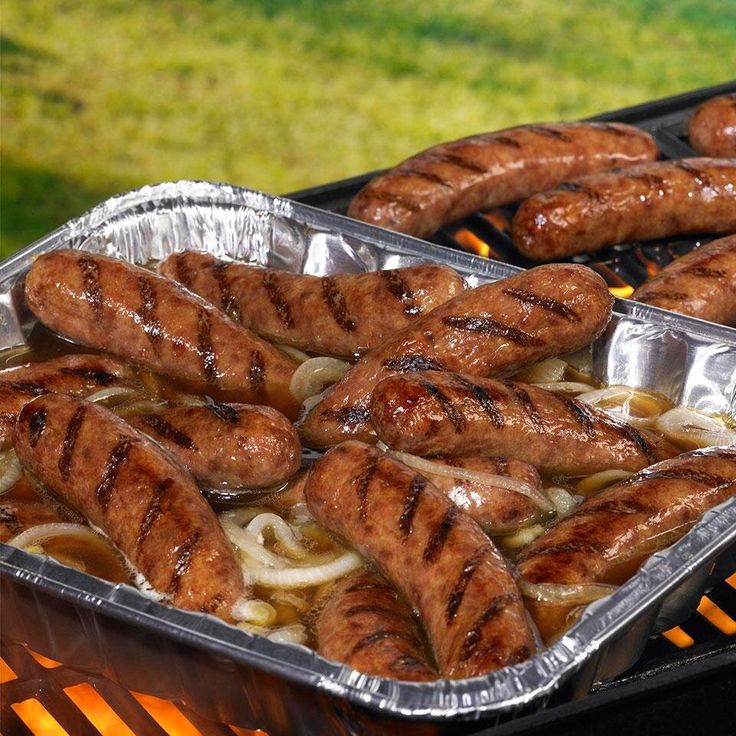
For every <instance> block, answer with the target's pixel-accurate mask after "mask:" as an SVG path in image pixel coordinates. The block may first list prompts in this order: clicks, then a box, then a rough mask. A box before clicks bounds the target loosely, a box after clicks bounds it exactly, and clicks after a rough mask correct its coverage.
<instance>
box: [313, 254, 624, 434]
mask: <svg viewBox="0 0 736 736" xmlns="http://www.w3.org/2000/svg"><path fill="white" fill-rule="evenodd" d="M612 304H613V298H612V297H611V295H610V294H609V293H608V289H607V288H606V285H605V282H604V281H603V279H602V278H601V277H600V276H599V275H598V274H596V273H595V272H594V271H592V270H591V269H588V268H586V267H585V266H578V265H574V264H552V265H547V266H540V267H538V268H534V269H530V270H529V271H525V272H524V273H520V274H518V275H515V276H512V277H510V278H507V279H503V280H502V281H497V282H495V283H492V284H485V285H483V286H479V287H477V288H475V289H470V290H468V291H465V292H463V293H462V294H460V295H458V296H456V297H455V298H454V299H452V300H451V301H449V302H447V303H446V304H443V305H442V306H440V307H437V308H436V309H435V310H433V311H432V312H430V313H429V314H428V315H426V316H425V317H423V318H422V319H421V320H419V321H418V322H417V323H416V324H414V325H413V326H411V327H408V328H407V329H405V330H404V331H403V332H401V333H399V334H397V335H396V336H394V337H393V338H390V339H389V340H387V341H386V342H385V343H383V345H381V346H380V347H378V348H376V349H375V350H372V351H371V352H369V353H368V354H366V355H365V356H363V358H361V360H359V361H358V363H356V364H355V366H353V367H352V368H351V369H350V370H349V371H348V372H347V373H346V374H345V376H344V377H343V378H342V380H341V381H339V382H338V383H337V384H335V385H334V386H333V387H332V388H331V389H329V390H328V392H326V393H325V394H324V395H323V397H322V398H321V400H320V401H319V403H317V404H316V405H315V406H313V407H312V408H311V409H310V410H309V412H307V413H306V414H305V415H304V416H303V417H302V418H300V420H299V422H298V426H299V432H300V435H301V437H302V442H303V443H304V444H306V445H307V446H309V447H318V448H319V447H327V446H330V445H334V444H337V443H338V442H340V441H341V440H343V439H347V438H352V439H360V440H362V441H364V442H371V441H373V442H375V439H374V437H373V432H372V430H371V427H370V424H369V421H368V420H369V416H368V402H369V399H370V394H371V392H372V390H373V389H374V388H375V386H376V384H377V383H378V382H379V381H380V380H381V379H383V378H386V377H388V376H390V375H394V374H396V373H406V372H412V371H420V370H450V371H463V372H466V373H471V374H473V375H481V376H487V375H509V374H511V373H513V372H515V371H517V370H518V369H519V368H521V367H522V366H523V365H526V364H529V363H534V362H537V361H539V360H543V359H544V358H547V357H551V356H554V355H561V354H564V353H569V352H573V351H574V350H577V349H578V348H581V347H583V346H584V345H587V344H588V343H590V342H591V341H592V340H594V339H595V338H596V337H597V336H598V335H600V334H601V332H602V331H603V329H604V328H605V326H606V324H607V323H608V321H609V320H610V318H611V307H612Z"/></svg>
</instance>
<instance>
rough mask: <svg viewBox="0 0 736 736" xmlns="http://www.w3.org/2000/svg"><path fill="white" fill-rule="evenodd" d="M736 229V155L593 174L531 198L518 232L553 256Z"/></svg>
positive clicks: (525, 244) (531, 249) (527, 251)
mask: <svg viewBox="0 0 736 736" xmlns="http://www.w3.org/2000/svg"><path fill="white" fill-rule="evenodd" d="M734 231H736V159H713V158H690V159H680V160H677V161H658V162H656V163H650V164H641V165H639V166H632V167H631V168H628V169H623V170H621V171H614V172H605V173H601V174H591V175H590V176H586V177H583V178H581V179H577V180H576V181H571V182H568V183H566V184H562V185H561V186H559V187H558V188H557V189H552V190H550V191H547V192H542V193H541V194H536V195H534V196H533V197H530V198H529V199H527V200H526V201H525V202H523V203H522V204H521V206H520V207H519V209H518V210H517V211H516V214H515V215H514V219H513V222H512V225H511V236H512V239H513V241H514V245H515V246H516V247H517V248H518V250H519V251H520V252H521V253H522V254H523V255H525V256H527V257H528V258H535V259H538V260H548V259H553V258H566V257H568V256H572V255H575V254H576V253H586V252H592V251H595V250H598V249H599V248H603V247H604V246H606V245H613V244H615V243H624V242H628V241H631V240H652V239H655V238H664V237H669V236H672V235H685V234H688V233H730V232H734Z"/></svg>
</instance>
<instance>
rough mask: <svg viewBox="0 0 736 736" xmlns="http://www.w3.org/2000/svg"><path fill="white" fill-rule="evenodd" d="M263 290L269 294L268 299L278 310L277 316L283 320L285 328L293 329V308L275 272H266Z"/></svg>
mask: <svg viewBox="0 0 736 736" xmlns="http://www.w3.org/2000/svg"><path fill="white" fill-rule="evenodd" d="M263 288H264V289H265V290H266V294H268V299H269V301H270V302H271V304H273V308H274V309H275V310H276V315H277V316H278V318H279V319H280V320H281V323H282V324H283V325H284V327H287V328H288V329H292V328H293V327H294V317H293V315H292V314H291V307H289V302H287V301H286V296H285V295H284V292H283V291H282V289H281V286H280V284H279V278H278V275H277V274H276V272H275V271H264V273H263Z"/></svg>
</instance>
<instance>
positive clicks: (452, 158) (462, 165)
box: [431, 152, 487, 174]
mask: <svg viewBox="0 0 736 736" xmlns="http://www.w3.org/2000/svg"><path fill="white" fill-rule="evenodd" d="M431 160H432V161H436V162H437V163H447V164H451V165H452V166H457V167H458V168H459V169H465V170H466V171H471V172H472V173H474V174H485V173H486V171H487V169H486V167H485V166H481V165H480V164H478V163H476V162H475V161H471V160H470V159H467V158H465V157H464V156H459V155H458V154H456V153H449V152H445V153H442V152H438V153H433V154H431Z"/></svg>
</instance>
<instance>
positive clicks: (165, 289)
mask: <svg viewBox="0 0 736 736" xmlns="http://www.w3.org/2000/svg"><path fill="white" fill-rule="evenodd" d="M25 294H26V301H27V302H28V305H29V306H30V308H31V310H32V311H33V313H34V314H35V315H36V316H37V317H38V319H39V320H40V321H41V322H42V323H43V324H45V325H46V326H47V327H49V328H50V329H52V330H54V331H55V332H58V333H59V334H61V335H64V336H66V337H69V338H71V339H73V340H76V341H77V342H80V343H82V344H83V345H88V346H90V347H95V348H99V349H102V350H107V351H108V352H111V353H114V354H116V355H121V356H123V357H126V358H129V359H131V360H134V361H136V362H138V363H141V364H143V365H145V366H147V367H148V368H150V369H151V370H153V371H156V372H159V373H163V374H164V375H167V376H170V377H172V378H174V379H176V380H178V381H179V382H180V383H182V384H184V385H185V386H187V387H188V388H191V389H192V390H195V391H198V392H201V393H206V394H209V395H212V396H213V398H216V399H217V400H220V401H242V402H246V403H257V404H268V405H270V406H274V407H275V408H277V409H279V410H281V411H283V412H284V413H285V414H287V416H293V415H294V414H295V412H296V408H297V407H296V404H295V402H294V399H293V398H292V396H291V393H290V391H289V381H290V379H291V375H292V373H293V372H294V370H295V368H296V364H295V363H294V361H292V360H291V359H290V358H287V357H286V356H285V355H284V354H283V353H281V352H280V351H279V350H277V349H276V348H274V347H272V346H271V345H269V344H268V343H266V342H264V341H263V340H262V339H261V338H260V337H257V336H256V335H254V334H253V333H251V332H249V331H248V330H246V329H245V328H244V327H241V326H240V325H236V324H235V323H234V322H232V321H231V320H230V319H229V318H227V317H226V316H225V315H224V314H222V312H220V310H219V309H215V308H214V307H213V306H212V305H210V304H207V303H206V302H205V301H204V300H202V299H200V298H198V297H197V296H195V295H193V294H191V293H190V292H188V291H186V290H185V289H183V288H182V287H181V286H180V285H179V284H177V283H175V282H173V281H171V280H170V279H165V278H163V277H162V276H158V275H156V274H154V273H151V272H150V271H148V270H146V269H144V268H140V267H138V266H134V265H132V264H130V263H126V262H125V261H121V260H116V259H114V258H107V257H105V256H99V255H91V254H89V253H85V252H80V251H76V250H61V251H54V252H52V253H46V254H44V255H42V256H39V258H38V259H37V260H36V261H35V262H34V264H33V266H31V269H30V271H29V273H28V275H27V277H26V286H25Z"/></svg>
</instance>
